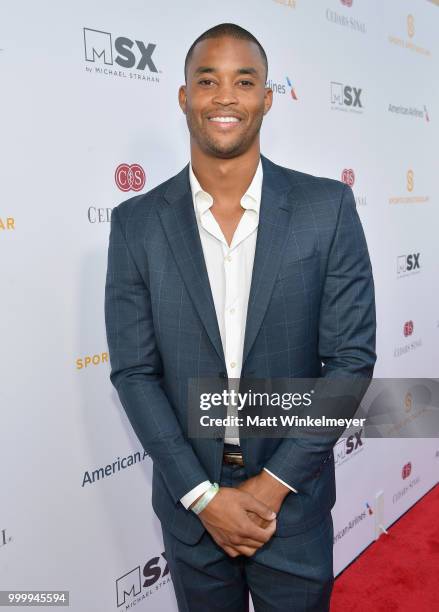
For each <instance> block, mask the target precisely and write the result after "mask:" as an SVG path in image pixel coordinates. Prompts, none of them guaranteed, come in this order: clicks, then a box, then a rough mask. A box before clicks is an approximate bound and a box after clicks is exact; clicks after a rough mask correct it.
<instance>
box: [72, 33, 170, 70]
mask: <svg viewBox="0 0 439 612" xmlns="http://www.w3.org/2000/svg"><path fill="white" fill-rule="evenodd" d="M155 48H156V45H154V44H152V43H148V45H146V46H145V43H143V42H142V41H141V40H131V39H130V38H126V37H125V36H118V37H117V38H116V39H115V40H114V48H113V37H112V35H111V34H110V32H101V31H100V30H92V29H90V28H84V51H85V59H86V61H87V62H100V63H103V64H106V65H107V66H112V65H113V64H117V65H118V66H120V67H121V68H136V69H137V70H145V68H148V69H149V71H150V72H158V70H157V68H156V66H155V64H154V62H153V59H152V54H153V52H154V49H155Z"/></svg>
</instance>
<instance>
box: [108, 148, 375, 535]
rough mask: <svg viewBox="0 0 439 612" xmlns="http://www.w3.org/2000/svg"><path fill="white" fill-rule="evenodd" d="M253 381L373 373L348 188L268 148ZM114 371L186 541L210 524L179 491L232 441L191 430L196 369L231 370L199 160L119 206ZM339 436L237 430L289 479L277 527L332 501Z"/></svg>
mask: <svg viewBox="0 0 439 612" xmlns="http://www.w3.org/2000/svg"><path fill="white" fill-rule="evenodd" d="M261 157H262V164H263V171H264V176H263V185H262V198H261V207H260V217H259V227H258V235H257V243H256V252H255V260H254V267H253V276H252V281H251V289H250V296H249V304H248V313H247V323H246V330H245V341H244V353H243V367H242V376H243V377H253V378H259V379H261V378H270V377H289V378H293V377H300V378H314V377H331V376H337V375H339V376H344V377H345V376H348V377H349V376H353V377H358V376H360V377H366V378H370V377H371V376H372V373H373V368H374V364H375V360H376V354H375V327H376V323H375V298H374V284H373V277H372V269H371V264H370V259H369V254H368V249H367V245H366V240H365V237H364V233H363V229H362V226H361V222H360V219H359V217H358V214H357V210H356V206H355V200H354V196H353V193H352V190H351V188H350V187H348V186H347V185H345V184H344V183H341V182H339V181H336V180H331V179H327V178H320V177H315V176H312V175H309V174H304V173H301V172H297V171H294V170H290V169H288V168H284V167H281V166H279V165H277V164H275V163H273V162H272V161H270V160H269V159H267V158H266V157H264V156H261ZM105 322H106V330H107V341H108V348H109V354H110V363H111V373H110V380H111V382H112V384H113V385H114V387H115V388H116V390H117V393H118V395H119V398H120V401H121V404H122V406H123V408H124V410H125V411H126V414H127V416H128V418H129V420H130V423H131V424H132V427H133V429H134V431H135V433H136V434H137V437H138V438H139V441H140V442H141V444H142V446H143V447H144V448H145V449H146V451H147V452H148V453H149V455H150V456H151V458H152V460H153V482H152V505H153V508H154V511H155V513H156V514H157V516H158V517H159V519H160V521H161V522H162V524H163V525H164V526H165V527H166V528H167V529H168V530H169V531H171V532H172V533H173V534H174V535H175V536H176V537H178V538H179V539H181V540H182V541H184V542H186V543H188V544H194V543H196V542H197V541H198V540H199V539H200V537H201V536H202V534H203V532H204V526H203V524H202V523H201V521H200V520H199V518H198V517H197V516H196V515H195V514H194V513H192V512H191V511H188V510H186V509H185V508H184V506H183V505H182V504H181V502H180V501H179V500H180V498H181V497H182V496H183V495H184V494H185V493H187V492H188V491H189V490H190V489H192V488H193V487H194V486H195V485H197V484H198V483H199V482H201V481H203V480H206V479H209V480H211V481H212V482H213V481H215V482H219V479H220V472H221V466H222V450H223V440H222V439H221V438H217V439H206V438H203V439H193V438H188V436H187V432H188V430H187V428H188V418H187V404H188V379H190V378H197V377H218V376H223V377H224V372H226V365H225V361H224V353H223V348H222V344H221V338H220V332H219V328H218V322H217V319H216V314H215V308H214V303H213V298H212V294H211V291H210V285H209V279H208V275H207V270H206V265H205V262H204V256H203V251H202V246H201V241H200V236H199V233H198V228H197V223H196V218H195V212H194V207H193V202H192V194H191V190H190V184H189V165H187V166H185V168H184V169H183V170H182V171H181V172H179V173H178V174H177V175H176V176H174V177H173V178H171V179H169V180H168V181H166V182H164V183H162V184H161V185H159V186H158V187H156V188H155V189H153V190H152V191H150V192H148V193H146V194H142V195H138V196H135V197H134V198H131V199H129V200H127V201H125V202H122V203H121V204H119V205H118V206H116V207H115V208H114V209H113V212H112V217H111V231H110V238H109V247H108V269H107V278H106V287H105ZM335 442H336V440H335V439H334V440H332V441H331V440H326V441H324V440H323V439H322V440H313V441H312V442H311V441H308V442H304V441H303V440H301V441H298V440H297V439H295V438H283V439H276V438H270V439H268V438H263V439H261V438H258V439H257V438H247V439H242V440H241V447H242V451H243V455H244V461H245V467H246V471H247V474H248V477H251V476H254V475H255V474H258V473H259V472H260V470H261V469H262V468H263V466H266V467H267V468H268V469H269V470H270V471H272V472H273V473H274V474H276V475H277V476H279V478H281V479H282V480H284V481H285V482H288V483H289V484H291V485H292V486H294V487H295V488H296V489H298V491H299V492H298V493H297V494H295V493H291V494H290V495H288V496H287V497H286V499H285V502H284V504H283V506H282V508H281V510H280V512H279V514H278V520H277V532H276V533H277V535H278V536H288V535H293V534H296V533H300V532H302V531H305V530H306V529H308V528H310V527H312V526H313V525H315V524H316V523H317V522H319V521H320V520H322V517H323V516H324V515H325V514H326V513H327V512H328V511H329V510H330V509H331V508H332V506H333V505H334V503H335V474H334V459H333V452H332V449H333V446H334V444H335Z"/></svg>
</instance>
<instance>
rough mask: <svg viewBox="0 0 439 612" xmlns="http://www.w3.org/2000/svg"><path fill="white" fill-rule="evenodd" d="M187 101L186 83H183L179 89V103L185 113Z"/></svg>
mask: <svg viewBox="0 0 439 612" xmlns="http://www.w3.org/2000/svg"><path fill="white" fill-rule="evenodd" d="M186 101H187V97H186V85H181V86H180V88H179V90H178V103H179V105H180V108H181V110H182V111H183V113H184V114H186Z"/></svg>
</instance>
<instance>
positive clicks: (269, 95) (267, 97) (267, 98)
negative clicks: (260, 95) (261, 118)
mask: <svg viewBox="0 0 439 612" xmlns="http://www.w3.org/2000/svg"><path fill="white" fill-rule="evenodd" d="M272 104H273V90H272V89H271V87H266V88H265V94H264V115H266V114H267V113H268V111H269V110H270V108H271V105H272Z"/></svg>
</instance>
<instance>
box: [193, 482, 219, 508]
mask: <svg viewBox="0 0 439 612" xmlns="http://www.w3.org/2000/svg"><path fill="white" fill-rule="evenodd" d="M218 491H219V484H218V483H217V482H214V483H213V484H212V485H210V487H209V488H208V489H207V491H206V492H205V493H203V495H202V496H201V497H200V499H199V500H198V501H197V503H196V504H194V505H193V506H192V508H191V509H192V511H193V512H195V514H200V512H202V511H203V510H204V508H205V507H206V506H207V504H208V503H209V502H210V501H211V500H212V499H213V498H214V497H215V495H216V494H217V493H218Z"/></svg>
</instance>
